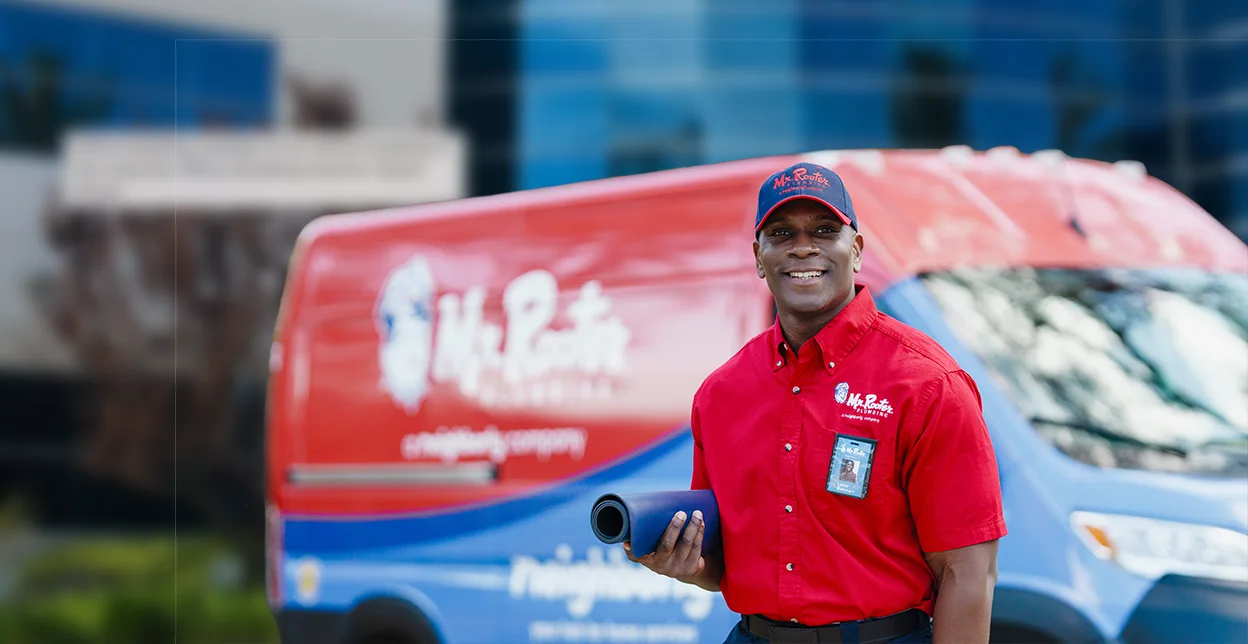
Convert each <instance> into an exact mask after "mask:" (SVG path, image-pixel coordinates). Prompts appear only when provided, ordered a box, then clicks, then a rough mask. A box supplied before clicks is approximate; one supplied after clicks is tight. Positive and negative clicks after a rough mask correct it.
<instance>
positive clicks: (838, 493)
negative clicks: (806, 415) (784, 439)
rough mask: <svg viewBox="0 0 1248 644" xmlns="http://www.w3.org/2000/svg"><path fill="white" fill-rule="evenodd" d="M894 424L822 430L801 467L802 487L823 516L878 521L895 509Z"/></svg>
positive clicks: (897, 494) (849, 424)
mask: <svg viewBox="0 0 1248 644" xmlns="http://www.w3.org/2000/svg"><path fill="white" fill-rule="evenodd" d="M894 424H895V423H871V422H864V423H853V422H840V423H837V424H835V425H833V426H831V427H826V426H825V427H820V428H819V431H818V432H816V435H815V436H814V437H813V440H812V441H811V444H810V445H809V447H810V450H809V453H808V454H807V455H806V458H805V459H804V460H803V463H802V470H803V471H802V478H803V481H802V483H803V487H804V488H805V490H806V497H807V499H808V500H809V502H810V505H811V508H812V509H813V510H814V511H815V512H816V513H817V514H819V515H820V516H821V517H836V516H843V515H844V514H846V513H848V514H851V515H862V516H863V517H867V516H868V515H870V516H875V515H877V514H878V512H879V510H880V508H881V507H882V506H889V505H890V504H891V505H896V504H897V503H898V502H899V497H900V490H899V489H898V486H897V481H896V473H895V471H894V470H895V467H894V458H893V456H894V447H895V441H896V431H895V430H896V428H895V427H894Z"/></svg>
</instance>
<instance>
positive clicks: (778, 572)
mask: <svg viewBox="0 0 1248 644" xmlns="http://www.w3.org/2000/svg"><path fill="white" fill-rule="evenodd" d="M692 428H693V436H694V444H695V447H694V467H693V481H692V488H694V489H707V488H709V489H711V490H713V491H714V492H715V496H716V500H717V501H718V505H719V513H720V525H721V529H722V534H723V545H724V564H725V566H724V577H723V580H722V581H721V583H720V590H721V591H722V593H723V596H724V600H725V602H726V603H727V604H728V607H729V608H731V609H732V610H733V611H735V612H738V613H743V614H760V615H764V616H766V617H768V618H771V619H775V620H784V621H797V622H800V623H802V624H807V625H823V624H829V623H833V622H841V621H852V620H860V619H867V618H871V617H884V616H887V615H891V614H893V613H897V612H901V611H904V610H907V609H910V608H919V609H921V610H923V611H925V612H927V614H928V615H932V614H933V607H934V599H935V578H934V577H933V576H932V572H931V569H930V568H929V566H928V565H927V562H926V560H925V559H924V556H923V552H937V551H942V550H949V549H952V548H959V547H963V546H969V545H973V544H976V543H981V542H984V541H990V540H992V539H996V538H999V537H1001V536H1003V535H1005V533H1006V529H1005V519H1004V516H1003V513H1002V508H1001V490H1000V482H999V479H998V476H997V463H996V457H995V455H994V453H993V449H992V444H991V442H990V440H989V437H988V431H987V428H986V427H985V425H984V420H983V415H982V408H981V403H980V399H979V390H978V389H977V388H976V386H975V383H974V381H972V380H971V377H970V376H969V375H967V374H966V372H965V371H963V370H962V369H961V368H959V366H958V364H957V363H956V362H955V361H954V360H953V358H951V357H950V356H949V355H948V354H947V353H946V352H945V351H944V350H943V349H942V348H941V347H940V346H939V345H938V344H937V343H936V342H935V341H933V340H932V339H930V338H928V337H927V336H926V335H924V334H922V333H920V332H919V331H917V330H915V329H912V328H910V327H908V326H906V325H904V324H902V323H900V322H898V321H896V320H894V319H893V318H891V317H888V316H887V315H884V314H882V313H880V312H878V311H877V310H876V308H875V303H874V301H873V299H872V298H871V294H870V293H869V292H867V290H866V289H865V288H862V287H859V289H858V293H857V295H856V296H855V297H854V299H853V301H852V302H851V303H850V304H849V305H848V306H846V307H845V309H843V310H842V311H841V312H840V313H839V314H838V315H837V316H836V318H834V319H833V320H832V322H830V323H829V324H828V325H827V326H826V327H825V328H824V329H823V330H822V331H820V332H819V334H818V335H816V336H815V337H814V338H812V339H811V340H810V341H809V342H807V343H806V344H805V345H803V346H802V347H801V348H800V350H799V351H798V355H797V357H796V359H795V358H794V355H793V352H792V351H790V350H788V349H787V348H786V347H785V344H784V336H783V335H782V334H781V331H780V326H779V323H778V322H777V323H776V325H775V326H773V327H772V328H771V329H770V330H769V331H766V332H764V333H762V334H760V335H758V336H757V337H755V338H753V339H752V340H750V341H749V342H748V343H747V344H746V345H745V347H743V348H742V349H741V350H740V351H739V352H738V353H737V354H736V355H735V356H733V357H732V358H731V359H730V360H728V362H726V363H725V364H724V365H723V366H722V367H720V368H719V369H717V370H716V371H715V372H714V373H712V374H711V375H710V376H709V377H708V378H707V379H706V381H705V382H704V383H703V384H702V386H701V387H700V388H699V390H698V393H697V394H696V395H695V396H694V402H693V414H692ZM830 488H831V489H832V490H835V491H829V489H830Z"/></svg>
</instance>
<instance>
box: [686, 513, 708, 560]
mask: <svg viewBox="0 0 1248 644" xmlns="http://www.w3.org/2000/svg"><path fill="white" fill-rule="evenodd" d="M693 521H694V523H690V524H689V529H688V530H685V532H692V533H694V534H693V538H692V539H690V543H689V552H688V554H687V555H686V558H685V566H686V570H693V569H694V568H696V567H697V565H698V560H699V559H701V558H702V539H703V538H704V537H705V536H706V519H704V518H703V517H702V512H701V511H699V510H695V511H694V513H693ZM695 527H696V528H697V530H694V528H695Z"/></svg>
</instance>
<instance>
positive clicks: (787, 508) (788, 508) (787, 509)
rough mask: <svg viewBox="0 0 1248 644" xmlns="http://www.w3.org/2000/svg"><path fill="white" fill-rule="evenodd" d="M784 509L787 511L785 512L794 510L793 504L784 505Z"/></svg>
mask: <svg viewBox="0 0 1248 644" xmlns="http://www.w3.org/2000/svg"><path fill="white" fill-rule="evenodd" d="M784 511H785V512H792V511H793V506H791V505H786V506H784Z"/></svg>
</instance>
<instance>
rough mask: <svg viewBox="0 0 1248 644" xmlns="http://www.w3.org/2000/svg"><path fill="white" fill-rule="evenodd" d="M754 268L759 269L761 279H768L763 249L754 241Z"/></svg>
mask: <svg viewBox="0 0 1248 644" xmlns="http://www.w3.org/2000/svg"><path fill="white" fill-rule="evenodd" d="M754 268H756V269H758V277H759V279H766V278H767V271H765V270H763V253H762V247H761V246H759V245H758V240H757V239H756V240H754Z"/></svg>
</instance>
